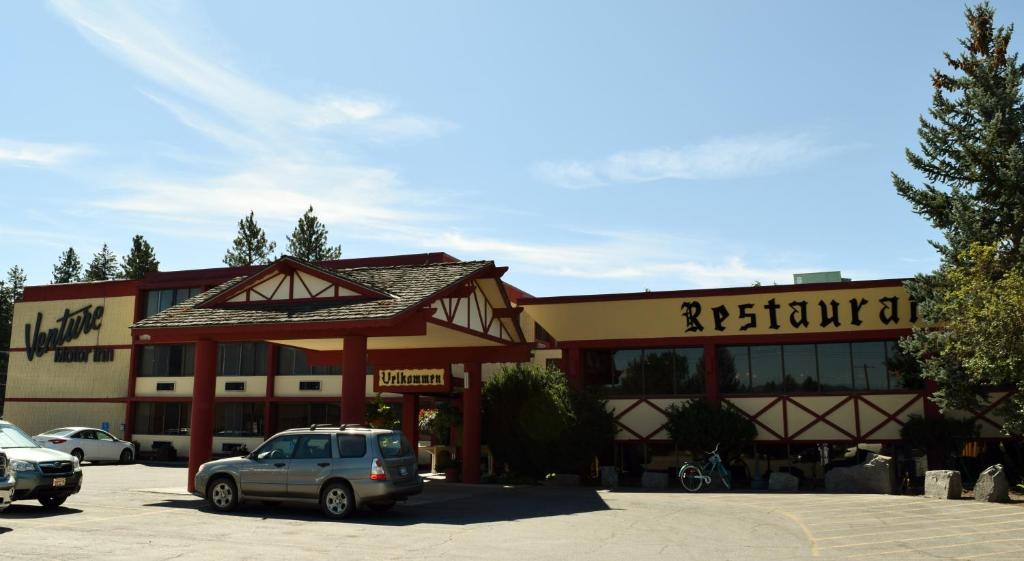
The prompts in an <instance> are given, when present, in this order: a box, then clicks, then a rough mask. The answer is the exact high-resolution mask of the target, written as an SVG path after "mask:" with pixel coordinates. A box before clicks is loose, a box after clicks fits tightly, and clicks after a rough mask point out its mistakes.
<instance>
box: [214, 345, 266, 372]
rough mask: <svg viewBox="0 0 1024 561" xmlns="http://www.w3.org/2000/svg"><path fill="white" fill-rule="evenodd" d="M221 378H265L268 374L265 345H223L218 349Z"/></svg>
mask: <svg viewBox="0 0 1024 561" xmlns="http://www.w3.org/2000/svg"><path fill="white" fill-rule="evenodd" d="M217 352H218V355H219V361H218V363H219V364H220V367H219V368H218V370H217V372H218V374H220V375H221V376H264V375H266V373H267V345H266V344H265V343H223V344H221V345H219V347H218V349H217Z"/></svg>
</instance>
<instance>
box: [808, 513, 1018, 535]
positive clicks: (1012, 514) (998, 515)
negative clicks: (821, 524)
mask: <svg viewBox="0 0 1024 561" xmlns="http://www.w3.org/2000/svg"><path fill="white" fill-rule="evenodd" d="M1007 516H1012V517H1014V518H1020V519H1021V521H1024V513H1020V512H1011V513H1006V514H990V515H988V516H974V517H972V518H971V520H972V521H974V520H985V519H988V518H1005V517H1007ZM911 524H916V525H920V524H921V521H920V520H912V521H910V522H893V523H891V524H889V523H886V524H885V525H884V527H885V528H892V527H893V526H908V525H911ZM841 531H844V530H825V532H841ZM900 531H904V530H900ZM845 537H851V536H845ZM832 539H836V538H835V537H833V536H826V537H822V538H818V541H824V540H832Z"/></svg>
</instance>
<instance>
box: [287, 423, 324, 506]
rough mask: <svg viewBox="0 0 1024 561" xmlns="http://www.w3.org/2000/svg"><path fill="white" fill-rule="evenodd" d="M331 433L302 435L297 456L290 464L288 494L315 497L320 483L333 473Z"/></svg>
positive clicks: (298, 496)
mask: <svg viewBox="0 0 1024 561" xmlns="http://www.w3.org/2000/svg"><path fill="white" fill-rule="evenodd" d="M333 456H334V454H333V453H331V435H329V434H311V435H308V436H304V437H302V440H301V441H299V447H298V449H296V450H295V457H293V458H292V460H291V463H290V464H289V466H288V495H289V496H292V497H296V498H303V499H315V498H317V495H318V494H319V492H320V483H321V482H323V481H324V480H326V479H327V477H328V476H329V475H330V474H331V459H332V457H333Z"/></svg>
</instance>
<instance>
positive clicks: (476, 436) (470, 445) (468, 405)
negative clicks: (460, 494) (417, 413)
mask: <svg viewBox="0 0 1024 561" xmlns="http://www.w3.org/2000/svg"><path fill="white" fill-rule="evenodd" d="M464 366H465V369H466V382H467V385H466V389H465V391H463V392H462V482H463V483H480V407H481V391H480V390H481V387H480V386H481V376H480V363H479V362H471V363H466V364H465V365H464Z"/></svg>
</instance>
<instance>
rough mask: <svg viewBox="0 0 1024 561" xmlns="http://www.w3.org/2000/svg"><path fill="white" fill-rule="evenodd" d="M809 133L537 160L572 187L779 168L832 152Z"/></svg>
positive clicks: (540, 169)
mask: <svg viewBox="0 0 1024 561" xmlns="http://www.w3.org/2000/svg"><path fill="white" fill-rule="evenodd" d="M840 150H842V147H838V146H829V145H824V144H822V143H820V142H818V141H816V140H815V139H814V138H813V137H812V136H810V135H807V134H792V135H774V136H773V135H753V136H742V137H734V138H715V139H712V140H709V141H707V142H703V143H701V144H694V145H690V146H685V147H682V148H649V149H646V150H635V151H627V152H617V153H615V154H612V155H610V156H608V157H607V158H604V159H602V160H590V161H579V160H568V161H545V162H540V163H539V164H537V165H536V166H535V171H536V173H537V175H538V176H539V177H540V178H541V179H543V180H544V181H546V182H548V183H553V184H555V185H558V186H560V187H566V188H570V189H582V188H588V187H598V186H601V185H608V184H612V183H645V182H649V181H659V180H664V179H671V180H680V181H695V180H714V179H730V178H735V177H749V176H757V175H767V174H772V173H777V172H779V171H780V170H783V169H786V168H790V167H794V166H799V165H803V164H806V163H808V162H811V161H814V160H818V159H820V158H823V157H825V156H828V155H831V154H835V153H836V152H838V151H840Z"/></svg>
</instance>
